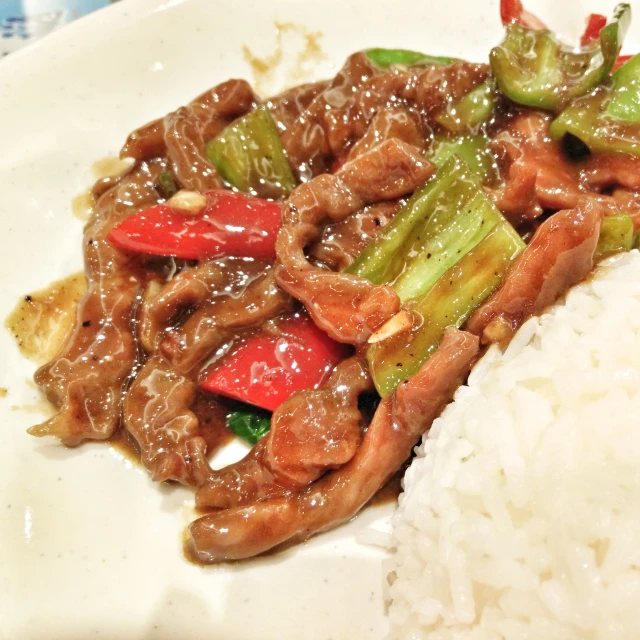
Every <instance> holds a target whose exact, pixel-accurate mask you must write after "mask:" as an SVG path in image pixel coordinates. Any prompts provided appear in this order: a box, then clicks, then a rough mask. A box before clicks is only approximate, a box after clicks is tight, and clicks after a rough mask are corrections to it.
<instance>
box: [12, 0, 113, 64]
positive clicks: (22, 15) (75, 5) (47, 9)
mask: <svg viewBox="0 0 640 640" xmlns="http://www.w3.org/2000/svg"><path fill="white" fill-rule="evenodd" d="M116 1H117V0H0V58H1V57H3V56H6V55H8V54H9V53H11V52H13V51H16V50H17V49H19V48H20V47H22V46H24V45H25V44H27V43H28V42H30V41H32V40H34V39H36V38H41V37H42V36H44V35H46V34H47V33H49V32H51V31H53V30H54V29H57V28H58V27H61V26H62V25H64V24H67V23H68V22H71V21H72V20H75V19H76V18H79V17H80V16H83V15H86V14H87V13H90V12H92V11H95V10H96V9H100V8H102V7H105V6H107V5H109V4H111V3H112V2H116Z"/></svg>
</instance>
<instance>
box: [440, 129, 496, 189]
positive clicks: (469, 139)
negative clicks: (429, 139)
mask: <svg viewBox="0 0 640 640" xmlns="http://www.w3.org/2000/svg"><path fill="white" fill-rule="evenodd" d="M488 142H489V141H488V139H487V138H485V137H484V136H471V135H469V136H457V137H455V138H436V140H435V141H434V143H433V146H432V147H431V152H430V153H429V160H431V162H433V163H434V164H435V165H436V166H437V167H438V168H439V167H442V166H443V165H444V164H445V163H446V162H447V160H449V158H451V156H453V155H457V156H459V157H460V158H462V159H463V160H464V161H465V162H466V163H467V165H468V167H469V169H471V171H472V172H473V173H475V174H476V175H477V176H478V178H480V180H482V181H483V182H484V180H486V178H487V177H488V175H489V173H490V172H491V167H492V164H493V159H492V157H491V154H490V153H489V149H488V147H487V145H488Z"/></svg>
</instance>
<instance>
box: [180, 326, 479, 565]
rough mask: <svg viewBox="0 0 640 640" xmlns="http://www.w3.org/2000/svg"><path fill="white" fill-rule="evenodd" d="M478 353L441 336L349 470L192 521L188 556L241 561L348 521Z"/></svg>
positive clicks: (466, 342)
mask: <svg viewBox="0 0 640 640" xmlns="http://www.w3.org/2000/svg"><path fill="white" fill-rule="evenodd" d="M477 352H478V339H477V338H476V337H475V336H472V335H470V334H468V333H465V332H461V331H458V330H457V329H453V328H452V329H448V330H447V332H446V333H445V336H444V338H443V341H442V344H441V345H440V347H439V349H438V350H437V351H436V353H435V354H434V355H433V356H432V357H431V358H430V359H429V360H427V362H426V363H425V364H424V365H423V367H422V369H421V370H420V371H419V372H418V373H417V374H416V375H415V376H413V377H412V378H410V379H409V380H408V381H407V382H406V383H403V384H402V385H401V386H400V387H398V389H397V390H396V392H395V393H394V395H393V396H390V397H388V398H386V399H384V400H383V401H382V402H381V403H380V405H379V406H378V409H377V411H376V413H375V415H374V418H373V421H372V422H371V424H370V425H369V428H368V430H367V432H366V434H365V436H364V439H363V441H362V444H361V445H360V447H358V450H357V452H356V454H355V455H354V456H353V458H352V459H351V460H350V461H349V462H348V463H346V464H345V465H343V466H342V467H340V468H339V469H337V470H336V471H332V472H330V473H328V474H326V475H325V476H323V477H322V478H320V480H318V481H317V482H315V483H314V484H312V485H311V486H310V487H309V488H308V489H306V490H305V491H303V492H301V493H297V494H294V495H292V496H282V497H276V498H269V499H265V500H262V501H261V502H257V503H256V504H253V505H250V506H245V507H235V508H231V509H225V510H222V511H219V512H215V513H212V514H208V515H205V516H203V517H201V518H199V519H198V520H196V521H195V522H193V523H191V525H190V526H189V540H188V541H187V543H186V550H187V553H189V554H191V555H192V556H193V557H195V558H196V559H197V560H198V561H200V562H203V563H212V562H219V561H222V560H237V559H240V558H248V557H251V556H255V555H258V554H260V553H264V552H265V551H268V550H269V549H272V548H274V547H276V546H278V545H280V544H283V543H285V542H293V541H299V540H304V539H306V538H308V537H310V536H312V535H314V534H316V533H319V532H320V531H325V530H327V529H330V528H333V527H335V526H337V525H339V524H341V523H343V522H345V521H346V520H349V519H350V518H352V517H353V516H354V515H355V514H356V513H357V512H358V511H359V510H360V509H361V508H362V507H363V506H364V505H365V504H366V503H367V502H368V501H369V500H370V499H371V498H372V497H373V496H374V495H375V493H376V492H377V491H378V490H379V489H380V488H381V487H382V486H383V485H384V484H385V482H386V481H387V480H388V479H389V478H390V477H391V476H392V475H393V474H394V473H395V472H396V471H397V470H398V469H399V468H400V466H401V465H402V464H403V463H404V462H405V460H407V458H408V457H409V456H410V454H411V450H412V448H413V447H414V446H415V444H416V442H417V441H418V440H419V438H420V436H421V435H422V434H423V433H424V432H425V431H426V430H427V429H428V428H429V426H430V425H431V423H432V421H433V420H434V419H435V418H436V417H437V416H438V414H439V413H440V411H441V410H442V408H443V407H444V405H445V404H446V403H447V402H448V401H449V400H451V397H452V396H453V393H454V391H455V389H456V388H457V387H458V385H459V384H460V382H462V380H463V378H464V376H466V374H467V373H468V371H469V368H470V366H471V363H472V362H473V360H474V359H475V357H476V354H477Z"/></svg>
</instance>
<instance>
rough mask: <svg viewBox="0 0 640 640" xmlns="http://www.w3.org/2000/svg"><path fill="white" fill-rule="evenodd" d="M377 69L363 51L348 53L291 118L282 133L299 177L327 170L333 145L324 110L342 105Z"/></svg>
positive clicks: (302, 177) (283, 141)
mask: <svg viewBox="0 0 640 640" xmlns="http://www.w3.org/2000/svg"><path fill="white" fill-rule="evenodd" d="M377 73H379V72H378V70H377V69H376V67H375V66H374V65H373V64H372V63H371V61H370V60H369V59H368V58H367V56H366V55H365V54H364V53H355V54H353V55H351V56H349V57H348V58H347V60H346V62H345V64H344V66H343V67H342V69H340V71H339V72H338V73H337V75H336V76H335V78H333V80H332V81H331V83H330V84H329V86H328V87H327V88H326V89H325V90H324V91H322V92H321V93H320V94H319V95H317V96H316V97H315V99H314V100H313V101H312V102H311V103H310V104H309V107H308V108H307V109H306V110H305V111H304V112H303V113H302V114H301V115H300V117H298V118H297V119H296V120H295V121H293V122H291V123H290V125H289V127H288V128H287V130H286V131H285V132H284V133H283V135H282V145H283V146H284V149H285V151H286V153H287V156H288V158H289V161H290V162H291V166H292V167H293V170H294V171H295V173H296V174H297V176H298V178H299V179H300V180H308V179H311V178H312V177H313V176H317V175H318V174H321V173H324V171H326V169H327V167H328V164H329V160H330V157H331V148H330V147H329V142H328V140H327V135H326V132H325V127H324V118H325V114H326V113H327V112H328V111H330V110H332V109H334V108H336V107H337V106H342V105H344V103H345V102H346V101H347V100H348V99H349V98H350V97H351V95H352V94H353V91H354V88H355V87H357V86H359V85H361V84H362V83H363V82H365V81H366V80H367V79H369V78H371V77H373V76H374V75H376V74H377Z"/></svg>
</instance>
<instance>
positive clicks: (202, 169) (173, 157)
mask: <svg viewBox="0 0 640 640" xmlns="http://www.w3.org/2000/svg"><path fill="white" fill-rule="evenodd" d="M164 142H165V145H166V148H167V157H168V158H169V162H170V164H171V169H172V171H173V175H174V177H175V180H176V182H177V183H178V185H179V186H180V187H182V188H183V189H189V190H190V191H206V190H207V189H218V188H220V187H221V186H222V182H221V181H220V178H219V176H218V171H217V170H216V168H215V167H214V166H213V164H212V163H211V160H209V158H208V157H207V153H206V150H205V139H204V135H203V133H202V127H201V125H200V122H199V121H198V118H197V117H196V114H195V111H194V110H193V109H192V108H190V107H180V108H179V109H178V110H177V111H174V112H173V113H170V114H169V115H168V116H167V117H166V118H165V119H164Z"/></svg>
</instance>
